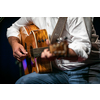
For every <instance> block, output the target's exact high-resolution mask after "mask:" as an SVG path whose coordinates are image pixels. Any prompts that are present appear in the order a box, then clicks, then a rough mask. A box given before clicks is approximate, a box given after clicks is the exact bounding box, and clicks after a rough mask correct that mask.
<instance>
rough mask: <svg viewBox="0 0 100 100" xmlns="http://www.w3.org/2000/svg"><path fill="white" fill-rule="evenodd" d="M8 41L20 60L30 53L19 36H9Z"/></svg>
mask: <svg viewBox="0 0 100 100" xmlns="http://www.w3.org/2000/svg"><path fill="white" fill-rule="evenodd" d="M8 41H9V43H10V45H11V47H12V50H13V56H14V57H15V58H16V59H17V60H18V61H22V60H24V59H25V58H26V56H27V55H28V52H26V50H25V49H24V47H23V46H22V45H21V44H20V40H19V39H18V38H17V37H14V36H11V37H8Z"/></svg>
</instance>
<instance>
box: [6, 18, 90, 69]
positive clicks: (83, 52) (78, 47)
mask: <svg viewBox="0 0 100 100" xmlns="http://www.w3.org/2000/svg"><path fill="white" fill-rule="evenodd" d="M58 18H59V17H22V18H20V19H19V20H18V21H16V22H15V23H14V24H12V26H11V27H9V28H8V29H7V37H10V36H15V37H18V38H19V39H20V32H19V28H20V27H21V26H25V25H28V24H32V23H34V24H35V25H36V26H38V27H39V28H40V29H46V30H47V33H48V35H49V37H51V35H52V33H53V30H54V28H55V25H56V23H57V21H58ZM63 36H66V37H67V38H68V40H67V41H68V44H69V45H68V46H69V48H71V49H73V50H74V51H75V53H76V54H77V55H78V56H79V57H81V58H85V59H87V58H88V55H89V54H90V51H91V42H90V37H89V35H88V32H87V29H86V26H85V22H84V18H83V17H68V18H67V22H66V25H65V28H64V31H63V34H62V37H63ZM55 61H56V63H57V66H58V67H59V68H61V69H63V70H66V69H70V68H73V66H74V67H78V66H80V65H82V64H84V63H81V62H78V61H77V62H70V61H68V60H64V59H61V60H58V59H56V60H55Z"/></svg>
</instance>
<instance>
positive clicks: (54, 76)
mask: <svg viewBox="0 0 100 100" xmlns="http://www.w3.org/2000/svg"><path fill="white" fill-rule="evenodd" d="M16 84H68V76H67V74H65V73H63V71H59V70H57V69H56V70H55V71H53V72H52V73H47V74H46V73H45V74H39V73H38V74H37V73H35V72H33V73H30V74H28V75H25V76H22V77H21V78H20V79H19V80H17V82H16Z"/></svg>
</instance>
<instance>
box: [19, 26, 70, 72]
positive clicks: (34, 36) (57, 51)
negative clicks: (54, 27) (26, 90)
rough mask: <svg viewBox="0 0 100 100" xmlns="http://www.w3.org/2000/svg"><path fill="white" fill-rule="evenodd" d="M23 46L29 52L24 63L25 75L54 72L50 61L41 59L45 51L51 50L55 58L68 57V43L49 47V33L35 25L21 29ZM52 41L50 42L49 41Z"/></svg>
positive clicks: (59, 43)
mask: <svg viewBox="0 0 100 100" xmlns="http://www.w3.org/2000/svg"><path fill="white" fill-rule="evenodd" d="M20 33H21V40H22V45H23V46H24V48H25V49H26V51H27V52H28V56H27V58H26V59H25V60H24V61H23V64H24V73H25V74H29V73H31V72H34V71H35V72H36V73H48V72H52V64H51V61H49V60H48V59H43V58H41V57H40V56H41V53H42V52H43V50H44V49H46V48H47V49H49V50H50V52H51V53H52V54H53V55H54V56H57V57H58V56H60V57H63V56H66V55H67V46H68V44H67V43H66V41H60V42H57V43H55V44H52V45H50V46H49V47H48V45H47V44H46V40H47V39H48V40H49V37H48V34H47V31H46V30H45V29H39V28H38V27H37V26H35V25H28V26H23V27H21V28H20ZM49 41H50V40H49Z"/></svg>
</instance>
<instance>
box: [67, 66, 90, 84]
mask: <svg viewBox="0 0 100 100" xmlns="http://www.w3.org/2000/svg"><path fill="white" fill-rule="evenodd" d="M88 69H89V67H79V68H76V69H74V70H70V71H65V73H67V74H68V78H69V80H68V82H69V84H87V83H88Z"/></svg>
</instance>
